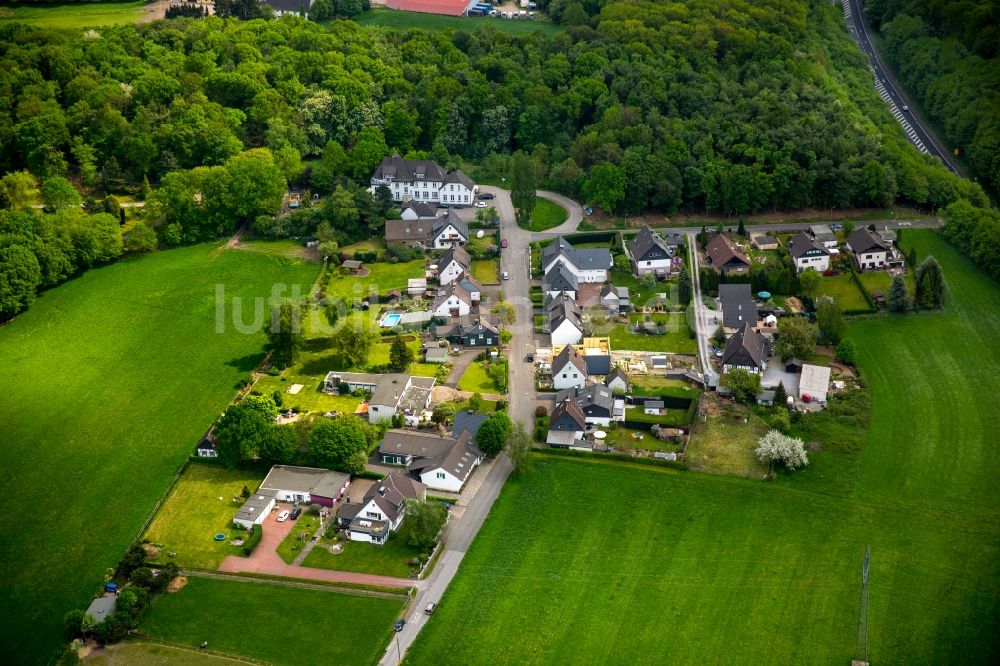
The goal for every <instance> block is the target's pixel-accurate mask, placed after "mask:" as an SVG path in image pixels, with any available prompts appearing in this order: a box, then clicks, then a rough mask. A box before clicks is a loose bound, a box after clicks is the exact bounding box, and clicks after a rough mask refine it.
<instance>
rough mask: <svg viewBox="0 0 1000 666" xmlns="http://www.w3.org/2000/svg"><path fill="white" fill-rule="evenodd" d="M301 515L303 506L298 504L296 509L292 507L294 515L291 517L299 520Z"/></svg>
mask: <svg viewBox="0 0 1000 666" xmlns="http://www.w3.org/2000/svg"><path fill="white" fill-rule="evenodd" d="M301 515H302V507H301V506H297V507H295V508H294V509H292V515H291V516H289V518H291V519H292V520H297V519H298V517H299V516H301Z"/></svg>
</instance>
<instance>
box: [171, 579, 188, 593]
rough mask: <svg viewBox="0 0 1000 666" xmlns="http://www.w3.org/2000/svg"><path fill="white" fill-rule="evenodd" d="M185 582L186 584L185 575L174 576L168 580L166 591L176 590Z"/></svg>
mask: <svg viewBox="0 0 1000 666" xmlns="http://www.w3.org/2000/svg"><path fill="white" fill-rule="evenodd" d="M187 584H188V579H187V577H185V576H178V577H177V578H174V579H173V580H172V581H170V584H169V585H167V592H177V591H179V590H180V589H182V588H183V587H184V586H185V585H187Z"/></svg>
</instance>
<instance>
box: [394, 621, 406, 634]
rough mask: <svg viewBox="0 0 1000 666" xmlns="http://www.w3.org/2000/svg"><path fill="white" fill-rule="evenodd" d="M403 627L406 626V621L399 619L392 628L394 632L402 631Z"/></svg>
mask: <svg viewBox="0 0 1000 666" xmlns="http://www.w3.org/2000/svg"><path fill="white" fill-rule="evenodd" d="M405 626H406V620H404V619H403V618H399V619H398V620H396V624H395V625H393V627H392V628H393V629H395V630H396V631H402V630H403V627H405Z"/></svg>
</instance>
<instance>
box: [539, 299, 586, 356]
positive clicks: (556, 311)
mask: <svg viewBox="0 0 1000 666" xmlns="http://www.w3.org/2000/svg"><path fill="white" fill-rule="evenodd" d="M546 312H547V316H548V322H549V333H550V334H551V336H552V345H553V346H556V345H575V344H576V343H578V342H580V340H582V339H583V330H584V326H583V313H582V312H581V311H580V306H579V305H577V303H576V301H575V300H574V299H572V298H570V297H569V296H568V295H566V294H563V295H561V296H558V297H557V298H555V299H553V300H552V302H551V303H549V305H548V308H547V311H546Z"/></svg>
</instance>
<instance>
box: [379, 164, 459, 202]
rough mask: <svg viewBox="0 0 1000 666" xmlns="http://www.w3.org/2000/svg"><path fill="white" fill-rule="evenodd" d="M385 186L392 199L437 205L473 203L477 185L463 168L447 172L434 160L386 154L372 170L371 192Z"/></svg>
mask: <svg viewBox="0 0 1000 666" xmlns="http://www.w3.org/2000/svg"><path fill="white" fill-rule="evenodd" d="M380 185H385V186H386V187H388V188H389V191H390V192H392V199H393V201H409V200H410V199H414V200H416V201H419V202H425V203H428V202H429V203H431V204H433V205H437V204H439V203H446V204H450V205H464V206H471V205H472V202H473V200H474V199H475V196H476V189H477V188H476V185H475V183H473V182H472V180H470V179H469V177H468V176H466V175H465V174H464V173H462V172H461V171H453V172H452V173H445V170H444V169H442V168H441V166H440V165H439V164H438V163H437V162H434V161H433V160H404V159H403V158H401V157H400V156H399V155H393V156H391V157H385V158H383V159H382V163H381V164H379V165H378V167H376V168H375V172H374V173H372V178H371V187H369V191H370V192H371V193H372V194H374V193H375V190H376V188H378V187H379V186H380Z"/></svg>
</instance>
